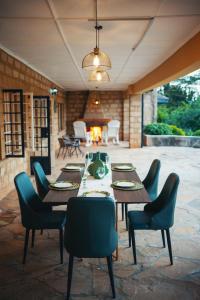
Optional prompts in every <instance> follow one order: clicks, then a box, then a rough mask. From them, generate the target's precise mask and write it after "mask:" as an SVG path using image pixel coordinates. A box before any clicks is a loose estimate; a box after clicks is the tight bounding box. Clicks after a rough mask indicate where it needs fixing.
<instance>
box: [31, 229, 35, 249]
mask: <svg viewBox="0 0 200 300" xmlns="http://www.w3.org/2000/svg"><path fill="white" fill-rule="evenodd" d="M34 242H35V229H32V242H31V247H32V248H33V247H34Z"/></svg>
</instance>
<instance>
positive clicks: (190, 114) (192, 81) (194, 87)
mask: <svg viewBox="0 0 200 300" xmlns="http://www.w3.org/2000/svg"><path fill="white" fill-rule="evenodd" d="M158 93H159V94H161V95H163V96H165V97H167V99H168V100H167V103H166V104H158V109H157V123H152V124H148V125H146V126H145V128H144V133H145V134H147V135H168V136H169V135H176V136H194V137H195V136H196V137H198V136H199V137H200V70H198V71H196V72H193V73H191V74H189V75H187V76H185V77H182V78H179V79H178V80H176V81H172V82H170V83H168V84H166V85H164V86H162V87H160V88H159V89H158Z"/></svg>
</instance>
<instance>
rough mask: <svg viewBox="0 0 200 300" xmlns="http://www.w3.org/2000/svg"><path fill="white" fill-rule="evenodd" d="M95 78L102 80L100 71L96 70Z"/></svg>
mask: <svg viewBox="0 0 200 300" xmlns="http://www.w3.org/2000/svg"><path fill="white" fill-rule="evenodd" d="M96 78H97V81H101V80H102V75H101V72H97V74H96Z"/></svg>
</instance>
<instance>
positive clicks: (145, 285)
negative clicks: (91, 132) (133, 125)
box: [0, 143, 200, 300]
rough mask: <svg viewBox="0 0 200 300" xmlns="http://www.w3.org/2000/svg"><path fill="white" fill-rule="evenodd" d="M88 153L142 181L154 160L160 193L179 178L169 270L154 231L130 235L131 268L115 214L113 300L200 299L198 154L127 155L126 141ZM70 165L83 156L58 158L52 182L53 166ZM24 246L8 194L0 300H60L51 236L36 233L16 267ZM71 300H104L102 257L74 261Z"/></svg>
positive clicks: (156, 151) (152, 151)
mask: <svg viewBox="0 0 200 300" xmlns="http://www.w3.org/2000/svg"><path fill="white" fill-rule="evenodd" d="M93 148H94V149H93V150H100V151H105V150H106V151H107V152H108V153H109V154H110V155H111V159H112V161H113V162H132V163H133V164H134V165H135V166H136V167H137V172H138V174H139V175H140V177H141V179H143V178H144V176H145V175H146V173H147V171H148V169H149V166H150V164H151V162H152V160H153V159H155V158H159V159H160V160H161V173H160V182H159V191H160V189H161V188H162V186H163V184H164V182H165V180H166V178H167V176H168V175H169V174H170V173H171V172H176V173H177V174H178V175H179V176H180V186H179V191H178V199H177V206H176V213H175V225H174V227H173V228H172V230H171V238H172V246H173V254H174V265H173V266H170V265H169V257H168V251H167V249H163V248H162V241H161V235H160V232H145V231H139V232H136V245H137V256H138V264H137V265H136V266H135V265H133V258H132V251H131V248H128V247H127V246H128V242H127V232H126V230H125V224H124V222H122V221H121V214H120V212H119V255H120V256H119V260H118V261H117V262H115V263H114V274H115V283H116V293H117V299H124V300H125V299H134V300H146V299H147V300H150V299H152V300H153V299H162V300H165V299H166V300H172V299H173V300H175V299H176V300H177V299H181V300H189V299H200V150H199V149H194V148H178V147H177V148H175V147H148V148H147V147H145V148H143V149H128V147H127V145H126V143H123V144H121V145H120V146H109V147H106V148H105V147H101V146H99V147H93ZM87 150H88V149H86V148H85V149H84V151H85V152H86V151H87ZM89 150H91V149H89ZM69 161H73V162H75V161H76V162H78V161H83V158H81V157H79V158H78V159H77V158H76V157H75V156H74V157H73V158H72V159H69V158H66V159H65V160H63V159H62V158H61V157H60V158H59V159H57V160H56V167H55V168H54V171H53V176H52V177H54V178H56V176H57V175H58V174H59V172H60V168H61V167H62V166H64V165H65V163H66V162H69ZM129 209H142V206H140V205H130V206H129ZM23 243H24V229H23V227H22V226H21V223H20V215H19V206H18V199H17V196H16V192H15V190H12V191H10V192H9V193H8V194H7V195H6V196H5V197H3V199H2V200H1V201H0V299H1V300H11V299H12V300H13V299H14V300H15V299H16V300H18V299H20V300H25V299H26V300H27V299H29V300H32V299H34V300H36V299H37V300H38V299H39V300H40V299H41V300H45V299H48V300H51V299H55V300H60V299H64V295H65V293H66V282H67V266H68V255H67V253H66V252H65V256H64V264H63V265H60V264H59V248H58V233H57V232H56V231H55V232H54V231H45V232H44V234H43V235H40V234H39V232H38V233H37V235H36V243H35V247H34V248H30V247H29V252H28V256H27V263H26V265H25V266H23V265H22V263H21V260H22V252H23ZM71 299H72V300H81V299H83V300H106V299H111V290H110V284H109V278H108V273H107V267H106V264H105V260H104V259H99V260H97V259H84V260H83V261H82V262H81V261H78V260H77V261H76V262H75V265H74V274H73V281H72V290H71Z"/></svg>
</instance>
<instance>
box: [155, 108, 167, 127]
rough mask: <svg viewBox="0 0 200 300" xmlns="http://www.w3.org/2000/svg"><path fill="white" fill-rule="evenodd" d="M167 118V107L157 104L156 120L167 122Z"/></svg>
mask: <svg viewBox="0 0 200 300" xmlns="http://www.w3.org/2000/svg"><path fill="white" fill-rule="evenodd" d="M168 119H169V109H168V108H167V107H166V106H165V105H161V106H158V111H157V122H158V123H167V121H168Z"/></svg>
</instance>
